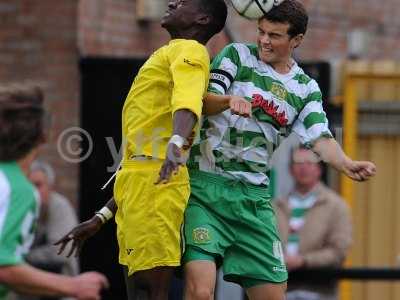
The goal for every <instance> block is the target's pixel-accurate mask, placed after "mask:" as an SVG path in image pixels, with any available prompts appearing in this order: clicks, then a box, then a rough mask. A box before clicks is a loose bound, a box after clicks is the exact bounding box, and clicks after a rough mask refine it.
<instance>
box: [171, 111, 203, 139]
mask: <svg viewBox="0 0 400 300" xmlns="http://www.w3.org/2000/svg"><path fill="white" fill-rule="evenodd" d="M196 123H197V117H196V115H195V114H194V113H193V112H191V111H190V110H187V109H180V110H178V111H176V112H175V113H174V120H173V124H174V128H173V133H172V135H179V136H181V137H182V138H184V139H185V140H187V139H188V138H189V137H190V136H191V134H192V132H193V128H194V126H195V125H196Z"/></svg>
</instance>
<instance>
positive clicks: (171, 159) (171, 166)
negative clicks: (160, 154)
mask: <svg viewBox="0 0 400 300" xmlns="http://www.w3.org/2000/svg"><path fill="white" fill-rule="evenodd" d="M183 164H185V159H184V157H183V156H182V150H181V149H180V148H179V147H178V146H177V145H175V144H173V143H169V144H168V147H167V157H166V158H165V161H164V163H163V165H162V166H161V169H160V173H159V175H160V176H159V177H158V180H157V181H156V182H155V184H159V183H167V182H168V181H169V180H170V178H171V176H172V175H173V174H174V175H176V174H177V173H178V171H179V167H180V166H182V165H183Z"/></svg>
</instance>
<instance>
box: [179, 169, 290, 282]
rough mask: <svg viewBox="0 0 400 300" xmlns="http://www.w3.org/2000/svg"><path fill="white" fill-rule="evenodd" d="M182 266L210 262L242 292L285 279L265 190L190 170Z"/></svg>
mask: <svg viewBox="0 0 400 300" xmlns="http://www.w3.org/2000/svg"><path fill="white" fill-rule="evenodd" d="M190 186H191V195H190V199H189V203H188V206H187V208H186V212H185V226H184V238H185V247H186V249H185V253H184V256H183V263H187V262H190V261H194V260H213V261H215V262H216V264H217V266H220V265H221V264H222V267H223V271H224V279H225V280H227V281H232V282H236V283H238V284H240V285H242V286H243V287H245V288H249V287H251V286H255V285H259V284H263V283H282V282H285V281H286V280H287V271H286V267H285V263H284V258H283V251H282V246H281V242H280V239H279V236H278V233H277V229H276V218H275V213H274V211H273V208H272V206H271V203H270V196H269V193H268V189H266V188H262V187H259V186H255V185H251V184H247V183H243V182H241V181H236V180H231V179H229V178H225V177H221V176H218V175H214V174H211V173H206V172H201V171H193V170H192V171H190Z"/></svg>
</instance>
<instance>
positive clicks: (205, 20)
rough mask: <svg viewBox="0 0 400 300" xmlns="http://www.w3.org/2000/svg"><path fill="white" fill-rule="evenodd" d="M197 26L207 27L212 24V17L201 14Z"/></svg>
mask: <svg viewBox="0 0 400 300" xmlns="http://www.w3.org/2000/svg"><path fill="white" fill-rule="evenodd" d="M196 22H197V24H200V25H206V24H209V23H210V22H211V17H210V16H209V15H207V14H200V15H199V16H198V17H197V20H196Z"/></svg>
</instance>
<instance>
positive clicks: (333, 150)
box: [313, 138, 376, 181]
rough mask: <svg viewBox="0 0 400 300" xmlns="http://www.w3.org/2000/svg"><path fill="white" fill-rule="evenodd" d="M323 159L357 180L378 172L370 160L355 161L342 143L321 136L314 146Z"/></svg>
mask: <svg viewBox="0 0 400 300" xmlns="http://www.w3.org/2000/svg"><path fill="white" fill-rule="evenodd" d="M313 151H314V152H315V153H317V154H318V155H319V156H320V157H321V159H322V160H323V161H324V162H326V163H328V164H329V165H331V166H332V167H334V168H335V169H336V170H338V171H340V172H343V173H344V174H346V175H347V176H348V177H349V178H351V179H353V180H356V181H365V180H368V179H369V178H370V177H372V176H374V175H375V173H376V166H375V164H374V163H372V162H370V161H355V160H352V159H351V158H349V157H348V156H347V155H346V154H345V153H344V152H343V150H342V148H341V147H340V145H339V144H338V143H337V142H336V140H335V139H333V138H320V139H318V140H317V141H316V142H315V144H314V147H313Z"/></svg>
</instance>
